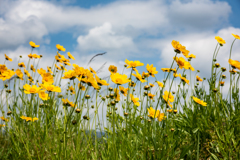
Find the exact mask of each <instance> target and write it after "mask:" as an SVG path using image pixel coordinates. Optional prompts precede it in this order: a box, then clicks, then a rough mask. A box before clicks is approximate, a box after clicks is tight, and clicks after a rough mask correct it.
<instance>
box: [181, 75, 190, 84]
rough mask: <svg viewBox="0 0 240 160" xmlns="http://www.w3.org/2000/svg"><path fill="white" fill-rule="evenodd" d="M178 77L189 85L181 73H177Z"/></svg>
mask: <svg viewBox="0 0 240 160" xmlns="http://www.w3.org/2000/svg"><path fill="white" fill-rule="evenodd" d="M179 77H180V78H181V80H182V81H183V82H186V83H187V84H188V85H189V80H187V79H186V78H185V77H182V75H181V74H180V73H179Z"/></svg>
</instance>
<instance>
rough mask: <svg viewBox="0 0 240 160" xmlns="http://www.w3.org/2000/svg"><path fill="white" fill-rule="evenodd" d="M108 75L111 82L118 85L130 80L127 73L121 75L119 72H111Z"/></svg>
mask: <svg viewBox="0 0 240 160" xmlns="http://www.w3.org/2000/svg"><path fill="white" fill-rule="evenodd" d="M110 77H111V80H112V82H113V83H115V84H118V85H121V84H125V83H128V82H130V81H131V80H129V79H128V77H127V75H125V74H123V75H121V74H119V73H115V74H111V75H110Z"/></svg>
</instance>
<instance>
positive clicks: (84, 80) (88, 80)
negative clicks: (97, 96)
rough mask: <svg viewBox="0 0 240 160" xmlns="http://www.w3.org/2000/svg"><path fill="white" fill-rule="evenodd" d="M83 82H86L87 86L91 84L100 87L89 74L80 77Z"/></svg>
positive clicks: (95, 87)
mask: <svg viewBox="0 0 240 160" xmlns="http://www.w3.org/2000/svg"><path fill="white" fill-rule="evenodd" d="M82 81H83V82H85V83H87V84H88V85H89V86H92V87H93V88H94V89H96V90H98V89H99V88H100V87H99V86H98V84H97V81H96V80H95V78H94V77H93V76H89V78H84V79H82Z"/></svg>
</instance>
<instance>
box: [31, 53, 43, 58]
mask: <svg viewBox="0 0 240 160" xmlns="http://www.w3.org/2000/svg"><path fill="white" fill-rule="evenodd" d="M32 57H33V58H35V59H37V58H41V57H40V56H39V55H37V54H36V53H34V54H33V55H32Z"/></svg>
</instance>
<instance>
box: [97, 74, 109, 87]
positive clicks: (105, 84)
mask: <svg viewBox="0 0 240 160" xmlns="http://www.w3.org/2000/svg"><path fill="white" fill-rule="evenodd" d="M95 78H96V81H97V84H98V85H99V86H102V85H104V86H108V85H109V84H108V83H107V81H106V80H101V79H100V78H98V76H97V75H95Z"/></svg>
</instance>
